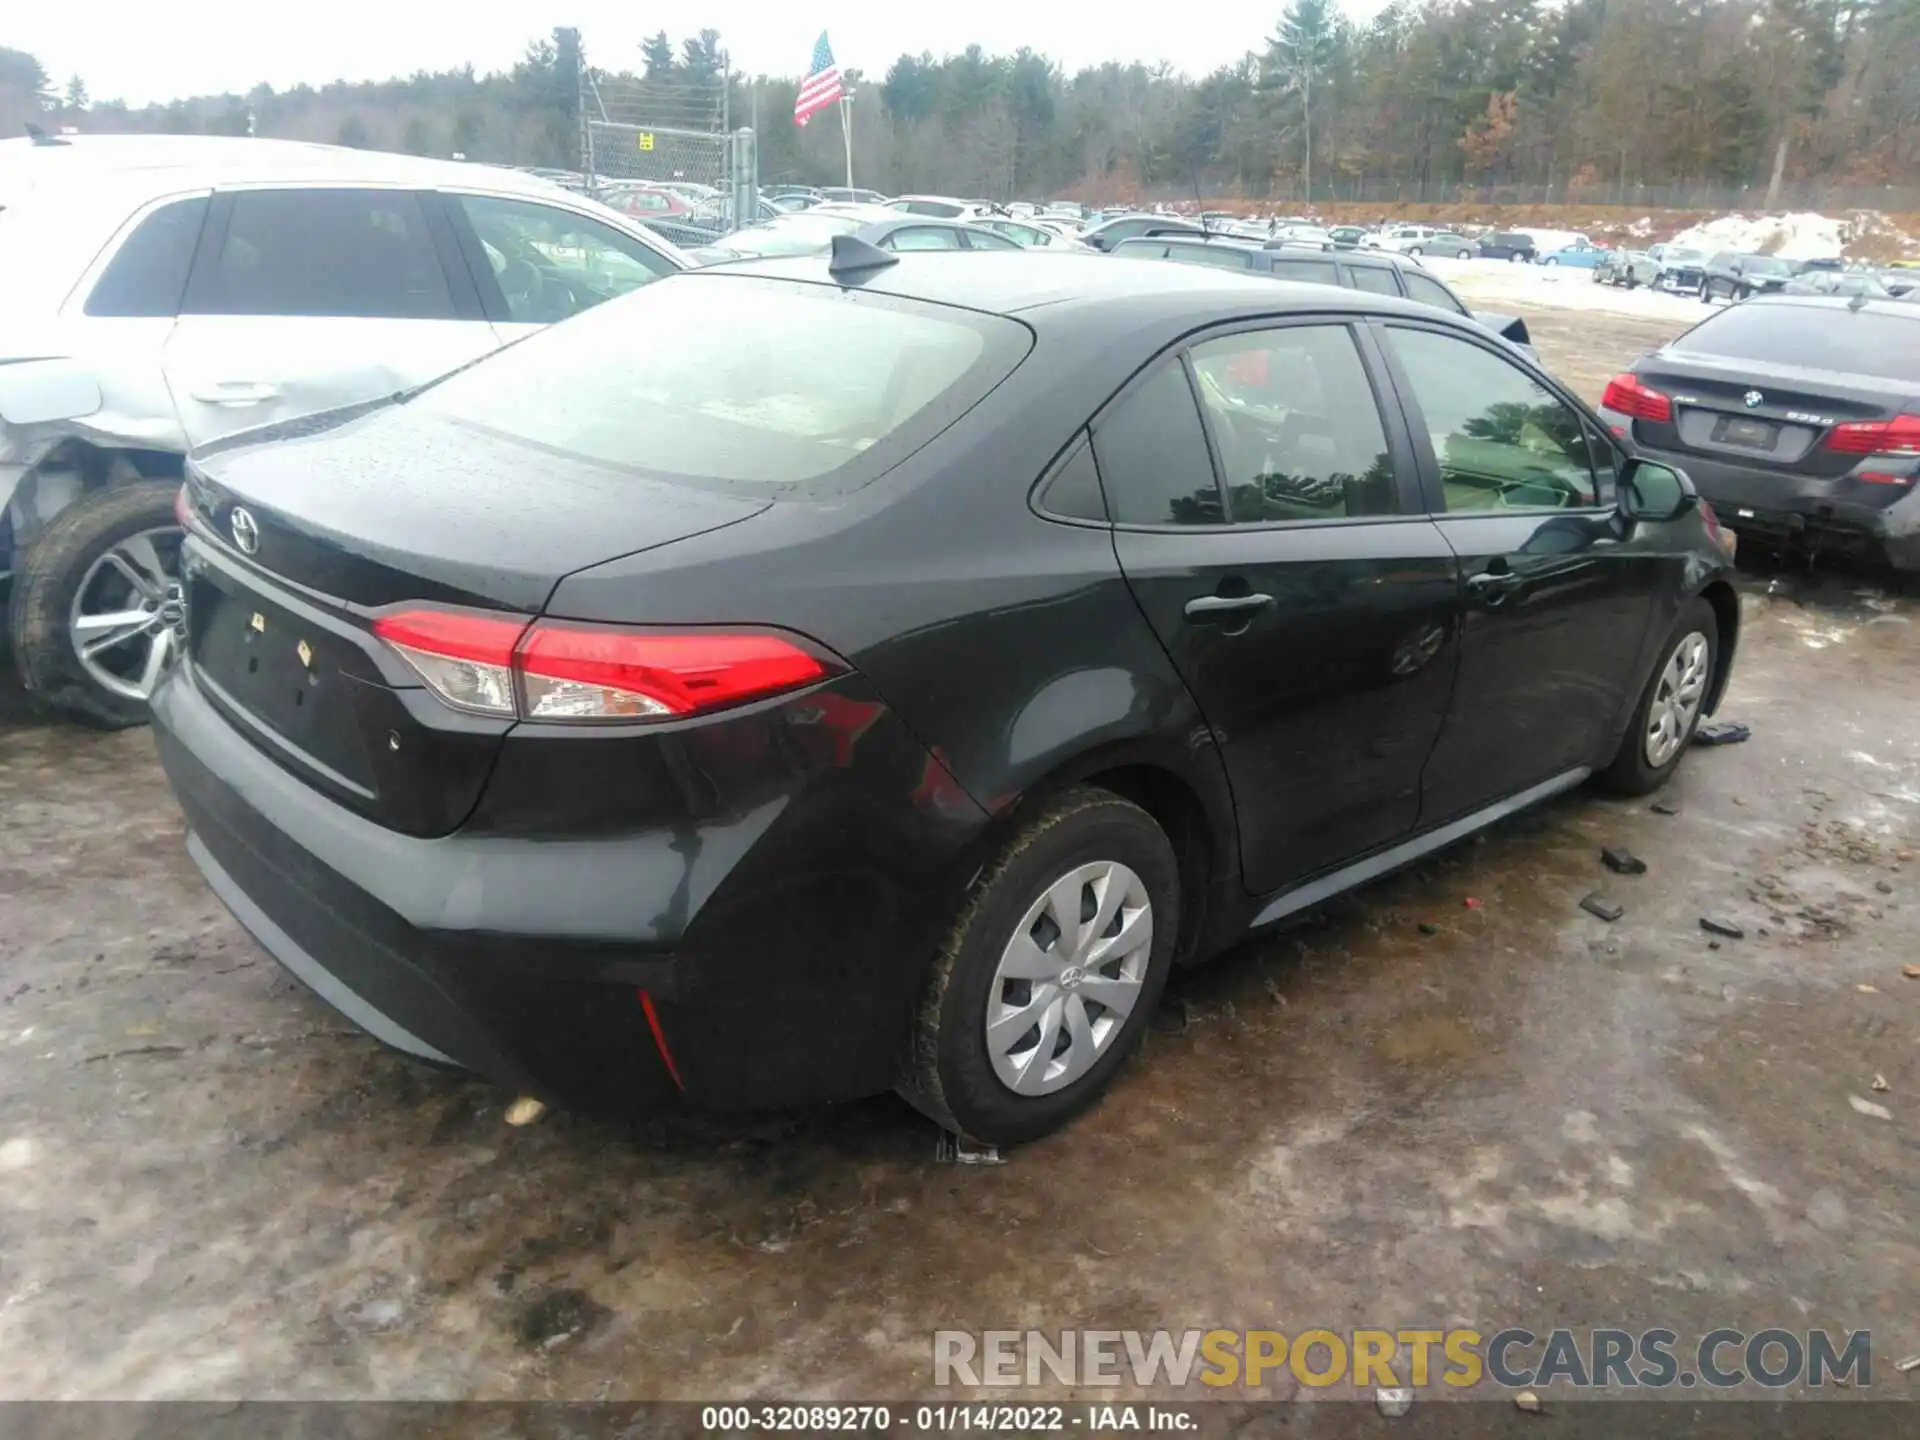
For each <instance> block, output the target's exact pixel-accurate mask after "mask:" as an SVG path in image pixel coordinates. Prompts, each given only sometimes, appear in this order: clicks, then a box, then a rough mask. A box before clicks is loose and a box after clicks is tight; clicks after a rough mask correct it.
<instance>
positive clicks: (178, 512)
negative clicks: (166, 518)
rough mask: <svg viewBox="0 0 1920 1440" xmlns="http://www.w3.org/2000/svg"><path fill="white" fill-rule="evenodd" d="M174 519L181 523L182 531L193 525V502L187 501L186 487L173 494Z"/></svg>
mask: <svg viewBox="0 0 1920 1440" xmlns="http://www.w3.org/2000/svg"><path fill="white" fill-rule="evenodd" d="M173 518H174V519H175V520H178V521H179V522H180V528H181V529H182V530H184V529H186V528H187V527H188V526H189V525H191V524H192V523H193V502H192V501H191V500H189V499H187V487H186V486H184V485H182V486H181V487H180V488H179V489H178V490H176V491H174V492H173Z"/></svg>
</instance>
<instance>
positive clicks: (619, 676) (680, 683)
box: [373, 610, 837, 722]
mask: <svg viewBox="0 0 1920 1440" xmlns="http://www.w3.org/2000/svg"><path fill="white" fill-rule="evenodd" d="M373 632H374V634H376V635H378V636H379V637H380V638H381V639H382V640H384V641H386V642H387V643H388V644H389V645H391V646H392V647H393V648H394V650H395V651H396V652H398V654H399V655H400V657H401V658H402V659H404V660H405V661H406V662H407V664H409V665H410V666H412V667H413V669H414V670H415V671H416V672H417V673H418V674H419V676H420V678H421V679H422V680H424V681H426V683H427V686H428V687H429V688H430V689H431V690H432V691H433V692H434V693H435V694H436V695H438V696H439V697H440V698H441V699H442V700H444V701H445V702H446V703H447V704H449V705H452V706H454V707H455V708H456V709H460V710H468V711H473V712H475V713H478V714H485V715H498V716H501V717H503V718H515V717H518V718H522V719H527V720H549V721H562V722H565V721H577V720H657V719H668V718H672V717H675V716H682V715H695V714H699V713H701V712H703V711H708V710H720V709H724V708H726V707H727V706H730V705H739V704H742V703H744V702H745V701H748V700H756V699H759V698H761V697H762V696H766V695H774V694H778V693H779V692H780V691H782V690H793V689H797V688H799V687H800V686H803V685H811V684H813V683H814V682H815V681H817V680H823V679H825V678H826V677H827V676H829V675H831V674H834V673H835V672H836V669H837V667H835V666H833V665H831V664H830V663H829V662H828V661H826V660H825V659H823V658H821V657H820V656H818V655H816V654H814V653H813V652H812V651H810V650H807V649H804V648H802V647H801V646H800V645H798V644H796V643H794V642H793V641H792V640H789V639H785V638H783V637H781V636H779V635H775V634H770V633H766V632H740V631H680V632H677V633H673V634H661V633H659V632H647V631H640V630H630V629H626V628H624V627H618V626H610V625H584V624H576V623H573V622H570V621H557V620H541V621H532V622H530V621H528V620H527V619H525V618H523V617H520V616H511V617H509V616H499V617H496V616H488V615H473V614H465V613H460V612H455V611H442V610H408V611H403V612H401V613H399V614H395V615H387V616H382V617H381V618H380V619H379V620H377V621H375V622H374V626H373Z"/></svg>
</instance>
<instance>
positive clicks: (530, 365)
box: [407, 272, 1031, 495]
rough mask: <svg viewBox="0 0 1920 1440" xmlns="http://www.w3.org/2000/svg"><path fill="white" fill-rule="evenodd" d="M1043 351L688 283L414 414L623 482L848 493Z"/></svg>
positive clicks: (995, 326) (1013, 330) (535, 343)
mask: <svg viewBox="0 0 1920 1440" xmlns="http://www.w3.org/2000/svg"><path fill="white" fill-rule="evenodd" d="M1030 344H1031V335H1030V332H1029V331H1028V330H1027V328H1026V327H1025V326H1023V325H1021V324H1019V323H1017V322H1016V321H1012V320H1007V319H1003V318H1001V317H998V316H988V315H979V314H975V313H973V312H971V311H964V310H953V309H948V308H945V307H939V306H930V305H923V304H919V303H917V302H913V301H904V300H897V299H894V298H893V297H890V296H884V295H868V294H864V293H861V292H858V291H842V290H838V289H834V288H829V287H826V286H815V285H788V284H783V283H781V282H779V281H769V280H760V279H756V278H752V277H747V276H727V275H722V274H716V273H713V272H709V273H707V274H706V275H698V274H688V275H682V276H676V277H674V278H672V279H670V280H667V281H665V282H663V283H661V284H659V285H649V286H646V287H645V288H643V289H641V290H639V291H636V292H635V293H633V294H630V295H626V296H623V297H621V298H620V299H619V300H617V301H614V302H612V303H610V304H607V305H602V306H599V307H598V308H596V309H593V310H590V311H588V312H587V313H586V314H584V315H582V316H580V317H579V318H578V319H576V320H574V321H572V322H571V323H569V324H566V325H558V326H555V327H553V328H552V329H548V330H543V331H540V332H539V333H538V334H535V335H533V336H531V337H530V338H528V339H526V340H523V341H521V342H520V343H519V344H516V345H510V346H508V347H507V348H506V349H504V350H502V351H500V352H499V353H498V354H495V355H493V356H491V357H489V358H488V359H486V360H483V361H481V362H480V363H479V364H477V365H474V366H471V367H470V368H468V369H465V370H461V371H457V372H456V373H454V374H453V375H451V376H449V377H448V378H447V379H445V380H443V381H441V382H440V383H439V384H437V385H434V386H432V387H430V388H428V389H427V390H424V391H422V392H421V393H420V395H419V396H418V397H417V398H416V399H414V400H413V401H411V402H409V405H408V407H407V408H409V409H410V410H414V411H415V412H416V413H421V414H425V415H427V416H429V417H433V418H437V419H441V420H445V421H448V422H450V423H453V424H457V425H460V426H463V427H466V428H469V429H473V430H478V431H481V432H483V433H486V434H490V435H494V436H498V437H501V438H504V439H507V440H511V441H517V442H520V443H523V444H526V445H530V446H534V447H537V448H540V449H543V450H547V451H551V452H557V453H559V454H563V455H567V456H571V457H575V458H579V459H583V460H587V461H591V462H594V463H597V464H599V465H602V466H604V467H606V468H608V469H611V470H615V471H632V472H634V473H637V474H641V475H648V476H656V477H659V478H663V479H666V480H684V481H686V482H689V483H692V484H697V485H705V486H708V487H711V488H719V489H726V490H733V491H744V492H747V493H751V494H761V495H765V494H769V493H778V492H781V491H783V490H784V491H796V492H799V493H803V494H818V493H828V492H832V493H838V492H841V491H845V490H849V489H853V488H857V487H858V486H860V485H863V484H865V483H867V482H868V481H870V480H872V479H873V478H875V477H876V476H877V475H880V474H882V473H884V472H885V471H886V470H888V469H891V468H892V467H893V466H894V465H896V464H898V463H899V461H900V460H902V459H904V458H905V457H906V456H907V455H910V454H912V453H913V451H915V450H917V449H918V448H919V447H920V446H922V445H924V444H925V443H926V442H927V441H928V440H930V439H931V438H932V437H933V436H934V435H936V434H938V433H939V432H940V431H941V430H943V429H945V428H946V426H948V425H949V424H951V423H952V422H953V421H954V420H956V419H958V418H959V417H960V416H961V415H963V414H965V413H966V412H967V411H968V410H970V409H971V408H972V407H973V406H974V405H975V404H977V403H978V402H979V400H980V398H981V397H982V396H984V395H985V394H986V393H987V392H988V391H989V390H991V389H992V388H993V386H994V385H996V384H998V383H999V382H1000V381H1001V380H1002V379H1004V378H1005V377H1006V375H1007V374H1008V373H1009V372H1010V371H1011V370H1012V369H1013V368H1014V367H1015V366H1016V365H1018V364H1019V363H1020V361H1021V360H1022V359H1023V358H1025V356H1026V353H1027V350H1028V348H1029V346H1030Z"/></svg>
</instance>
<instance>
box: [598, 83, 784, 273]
mask: <svg viewBox="0 0 1920 1440" xmlns="http://www.w3.org/2000/svg"><path fill="white" fill-rule="evenodd" d="M731 92H732V85H731V78H730V76H729V74H728V71H727V69H726V66H725V62H724V57H722V59H721V63H720V64H719V66H718V68H717V69H716V71H715V73H714V74H712V75H711V76H698V75H685V74H678V73H676V74H675V75H673V76H672V77H671V78H668V79H659V80H653V79H648V78H647V77H645V76H644V75H635V74H632V73H630V72H624V71H619V72H611V71H606V70H597V69H593V68H590V67H589V68H586V69H583V71H582V72H581V77H580V117H581V122H580V159H581V169H582V170H583V171H584V173H585V175H586V180H587V186H588V188H589V190H591V191H592V192H593V193H595V194H596V195H598V196H599V197H600V198H601V199H602V200H605V201H606V202H607V203H608V204H611V205H613V206H614V207H615V208H616V209H620V210H625V211H627V212H628V213H629V214H631V215H633V217H634V218H635V219H637V220H640V221H642V222H643V223H645V224H647V225H650V226H652V227H653V228H654V229H655V230H657V231H658V232H659V233H660V234H662V235H664V236H666V238H667V239H669V240H672V241H674V242H676V243H678V244H682V245H698V244H701V243H703V242H705V241H706V240H709V239H712V238H714V237H716V236H718V235H721V234H724V233H726V232H727V231H729V230H735V229H738V228H739V227H740V226H741V225H743V224H752V223H753V221H754V220H755V219H756V218H758V212H759V208H760V205H759V183H758V182H759V175H758V162H757V158H756V155H757V152H756V147H755V145H754V136H753V132H752V131H751V130H749V129H744V128H743V129H739V130H735V129H733V128H732V127H731V125H730V121H731V118H732V117H731V104H730V98H729V97H730V95H731Z"/></svg>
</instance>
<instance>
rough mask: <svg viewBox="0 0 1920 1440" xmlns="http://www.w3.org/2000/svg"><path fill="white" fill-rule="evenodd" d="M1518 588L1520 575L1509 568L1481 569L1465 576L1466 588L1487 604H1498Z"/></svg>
mask: <svg viewBox="0 0 1920 1440" xmlns="http://www.w3.org/2000/svg"><path fill="white" fill-rule="evenodd" d="M1519 588H1520V577H1519V576H1518V575H1516V574H1514V573H1513V572H1512V571H1511V570H1482V571H1481V572H1480V573H1479V574H1478V575H1470V576H1468V577H1467V590H1468V592H1469V593H1470V594H1471V595H1472V596H1473V597H1474V599H1476V600H1479V601H1481V602H1483V603H1484V604H1487V605H1499V604H1501V603H1503V602H1504V601H1505V600H1506V598H1507V597H1508V596H1509V595H1511V594H1513V592H1514V591H1515V590H1517V589H1519Z"/></svg>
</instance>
